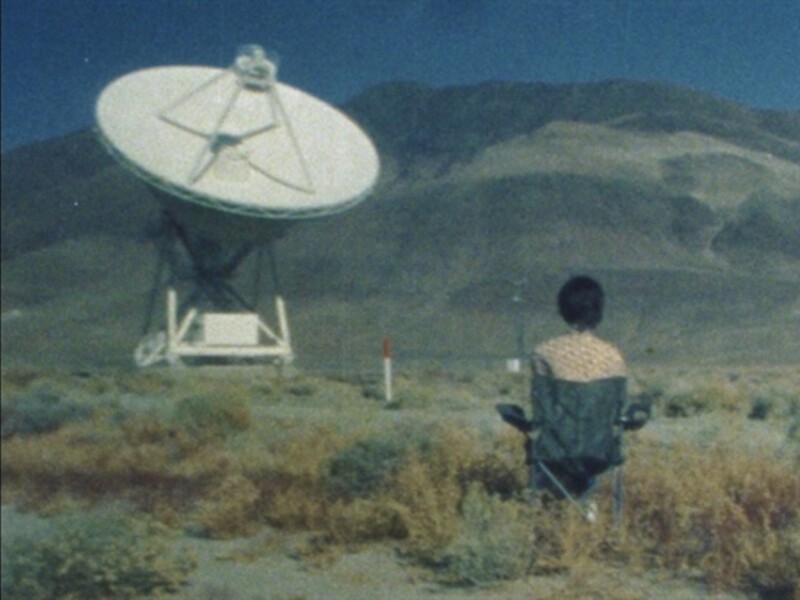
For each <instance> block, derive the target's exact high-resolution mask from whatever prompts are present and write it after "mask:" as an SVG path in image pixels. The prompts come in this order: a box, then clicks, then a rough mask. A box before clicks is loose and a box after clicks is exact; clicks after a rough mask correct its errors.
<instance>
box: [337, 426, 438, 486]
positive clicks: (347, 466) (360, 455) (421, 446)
mask: <svg viewBox="0 0 800 600" xmlns="http://www.w3.org/2000/svg"><path fill="white" fill-rule="evenodd" d="M428 439H429V437H428V435H427V433H426V429H425V428H424V427H423V428H417V429H416V431H411V430H408V429H406V428H400V429H395V430H393V431H391V432H387V433H386V435H382V436H378V437H372V438H368V439H366V440H362V441H360V442H358V443H356V444H355V445H353V446H348V447H347V448H344V449H342V450H339V451H338V452H337V453H336V454H334V456H333V457H332V458H331V460H330V461H329V462H328V465H327V477H326V486H327V490H328V492H329V493H330V494H331V495H332V496H333V497H335V498H342V499H345V500H353V499H355V498H365V497H367V496H370V495H372V494H374V493H375V492H377V491H379V490H382V489H384V487H385V485H386V484H387V483H388V481H389V479H390V478H391V477H392V476H393V475H395V474H396V473H397V471H398V470H399V469H400V467H401V466H402V465H403V463H404V462H405V460H406V457H407V456H408V455H409V453H410V452H412V451H423V452H424V451H425V449H426V448H427V447H428Z"/></svg>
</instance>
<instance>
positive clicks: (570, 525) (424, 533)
mask: <svg viewBox="0 0 800 600" xmlns="http://www.w3.org/2000/svg"><path fill="white" fill-rule="evenodd" d="M131 377H132V376H130V375H126V376H125V377H124V378H122V379H119V380H117V379H115V378H114V377H107V378H106V379H105V380H104V382H103V385H96V386H94V387H92V386H88V385H84V386H83V387H82V388H80V390H81V391H80V394H79V395H80V399H81V400H82V401H83V402H84V403H85V404H86V405H95V406H97V407H99V408H97V409H96V410H94V412H93V416H92V418H91V420H88V421H80V422H66V423H64V424H63V425H62V426H61V427H60V428H58V429H56V430H54V431H47V432H45V433H41V434H38V435H30V436H18V435H15V436H11V437H9V438H8V439H5V440H3V446H2V475H3V493H4V502H7V501H13V502H16V503H18V504H21V505H23V506H27V507H29V508H35V509H38V510H49V511H51V512H52V511H58V510H59V508H64V507H74V506H75V504H76V503H78V504H93V503H99V502H101V501H105V500H108V499H120V498H121V499H124V500H127V501H131V502H133V503H134V504H135V505H136V506H138V507H139V509H140V510H143V511H145V512H148V513H150V514H152V515H154V516H156V517H157V518H158V519H160V520H162V521H163V522H166V523H168V524H170V525H173V526H183V527H191V528H192V529H193V530H195V531H199V532H201V533H202V534H203V535H207V536H211V537H232V536H241V535H248V534H250V533H252V532H253V531H255V530H256V529H257V528H258V527H259V526H260V525H261V524H264V523H269V524H271V525H273V526H274V527H277V528H284V529H287V528H288V529H299V530H307V531H313V532H316V538H315V539H317V540H318V542H317V543H316V544H315V548H316V550H315V552H314V554H315V555H320V556H323V555H327V554H329V552H327V551H325V550H321V549H320V548H321V547H325V548H337V547H347V546H349V545H350V544H360V543H365V542H371V541H382V540H391V541H393V542H394V543H396V544H398V545H399V547H400V548H401V549H402V551H403V553H404V554H405V555H406V556H407V557H408V558H410V559H412V560H415V561H417V562H419V563H420V564H424V565H428V566H429V567H430V568H432V569H433V570H434V572H435V573H437V574H438V576H439V577H440V578H441V579H442V580H443V581H452V582H458V583H480V582H487V581H494V580H502V579H511V578H519V577H524V576H525V575H527V574H531V573H540V574H541V573H564V572H567V573H571V574H572V575H573V578H574V580H575V582H577V583H575V585H579V581H578V580H579V579H580V574H581V573H584V574H586V573H591V572H593V569H597V568H599V567H598V566H597V565H602V564H625V565H628V567H629V568H630V567H637V568H639V569H647V568H666V569H668V570H671V571H672V572H675V573H690V574H691V575H693V576H696V575H698V574H700V575H702V577H703V578H704V579H705V580H706V581H707V582H709V583H710V584H712V585H714V586H718V587H722V588H725V587H728V588H736V589H747V590H758V591H761V592H771V593H784V594H792V593H795V594H796V593H800V592H798V590H797V582H798V581H799V580H800V566H799V565H800V514H799V513H800V473H798V470H797V463H796V462H795V461H796V460H797V457H798V456H800V440H799V439H798V437H800V436H798V435H797V431H798V430H800V409H798V408H797V406H798V402H800V401H798V400H797V397H796V396H795V392H796V390H797V388H796V387H795V386H796V381H795V380H789V381H788V382H786V381H782V380H777V379H775V378H766V379H765V380H764V381H760V380H759V379H758V378H757V377H755V376H752V377H751V376H748V377H746V378H741V379H740V380H737V381H730V380H725V379H719V378H717V377H716V376H715V377H711V378H705V379H704V378H698V379H695V380H689V379H688V378H684V380H685V381H684V383H681V389H680V390H679V392H680V393H674V394H673V393H672V392H670V391H669V389H667V388H666V387H665V386H664V385H663V384H662V383H659V382H658V381H655V382H650V384H649V385H650V387H649V388H648V385H647V382H646V385H645V386H643V388H647V389H646V390H645V391H646V392H647V393H651V392H652V390H653V389H660V390H661V392H660V394H661V395H660V396H658V397H657V398H656V406H657V408H658V409H660V411H661V412H660V415H659V411H656V415H657V416H656V422H655V423H654V425H653V431H659V429H658V428H659V427H661V428H669V427H671V426H672V424H675V426H674V427H673V429H672V430H671V431H672V434H671V435H669V436H666V437H665V438H664V439H658V438H657V437H655V436H649V437H648V436H645V435H642V436H641V437H639V438H637V437H632V438H631V439H630V440H629V444H628V455H629V460H628V462H627V464H626V467H625V481H626V506H625V512H624V521H623V523H622V526H621V527H619V528H615V527H614V526H613V524H612V523H611V522H610V518H609V515H610V504H611V500H610V490H609V486H608V485H604V486H601V488H600V489H599V491H598V492H597V495H596V500H597V501H598V503H599V505H600V509H601V517H602V518H601V520H600V522H599V523H597V524H595V525H594V526H592V525H590V524H587V523H586V522H585V521H583V520H582V519H581V518H580V516H579V515H578V514H577V512H576V511H574V510H572V509H571V507H570V506H569V505H567V504H558V505H550V506H542V505H540V504H536V503H534V504H531V503H530V502H528V501H526V500H524V499H523V498H524V493H523V492H524V488H525V482H526V478H527V475H526V468H525V465H524V463H523V454H522V451H521V442H522V440H521V439H520V436H519V435H518V434H517V433H516V432H514V431H513V430H511V429H510V428H503V429H498V428H495V427H487V426H486V423H488V422H490V420H491V416H490V415H491V412H490V411H491V410H492V408H491V405H492V402H493V399H492V398H491V395H492V392H493V391H494V393H495V395H496V396H497V395H499V396H504V395H508V394H509V390H510V389H511V390H514V389H516V387H518V383H519V382H518V381H516V380H503V378H499V377H497V376H492V377H491V378H488V379H483V380H482V379H477V380H465V379H463V378H462V379H459V380H453V381H452V382H451V383H452V386H451V387H450V388H449V389H446V388H447V386H448V380H447V378H446V377H444V376H442V375H441V374H437V375H436V382H435V386H431V387H428V388H426V387H425V377H419V378H417V379H413V378H412V379H413V381H412V380H411V379H409V381H407V382H406V383H405V384H404V385H405V392H404V393H406V394H407V397H406V402H407V405H408V406H409V407H410V408H409V409H408V410H405V409H403V408H402V407H401V408H400V409H399V410H396V411H385V410H381V409H380V407H379V404H378V403H373V404H369V405H364V403H369V402H371V401H370V400H366V399H365V398H364V397H363V395H362V393H361V391H362V390H361V389H360V388H359V386H358V384H347V383H346V382H341V381H339V382H330V385H328V382H326V380H324V379H319V378H308V379H302V378H301V379H300V380H298V381H294V382H292V383H291V384H287V383H285V382H283V383H282V382H280V381H278V382H274V383H272V384H269V385H267V384H265V383H264V382H260V383H252V384H250V385H245V386H243V385H242V384H241V382H238V383H235V384H232V385H230V386H228V384H227V383H226V382H225V381H224V380H222V379H216V380H213V381H205V382H203V383H204V384H203V385H202V386H201V385H200V384H199V383H198V382H196V383H195V384H194V385H190V386H188V388H187V387H185V386H181V385H178V384H174V383H173V384H170V383H164V382H160V381H159V380H158V378H157V377H154V376H153V375H151V374H148V375H145V376H144V377H145V380H146V381H143V382H139V383H136V382H135V381H133V380H131ZM40 379H41V375H37V374H35V373H33V374H32V373H13V374H11V375H10V376H9V377H8V381H6V380H5V375H4V384H3V387H4V389H9V390H12V391H14V392H15V393H24V392H25V391H26V390H29V389H30V388H31V386H35V385H37V382H38V383H39V384H41V383H42V382H41V380H40ZM487 381H488V382H489V383H487ZM686 381H688V382H689V383H686ZM776 381H780V383H776ZM51 383H52V382H51ZM59 385H62V386H66V387H69V386H68V385H67V383H64V380H60V381H59ZM470 386H474V387H475V388H478V389H480V393H479V394H474V395H466V396H462V395H463V394H466V392H465V390H466V389H467V388H469V387H470ZM776 386H777V388H776ZM123 388H124V390H125V391H121V390H122V389H123ZM778 388H779V389H780V390H781V391H780V393H778V392H776V389H778ZM70 389H73V391H74V388H70ZM92 390H94V391H92ZM109 390H110V391H109ZM130 390H138V392H144V393H145V396H146V395H147V394H150V393H151V392H152V391H153V390H157V391H158V394H159V395H158V396H157V398H159V400H160V401H161V402H162V405H161V407H160V408H159V409H153V408H152V407H153V406H154V403H153V402H152V401H151V402H147V403H146V404H147V406H150V407H151V408H150V409H148V410H145V411H139V412H135V411H131V410H122V409H121V408H120V406H117V405H114V404H113V402H112V403H111V404H109V398H111V399H112V400H113V398H114V397H115V395H116V396H122V395H130V394H133V393H134V392H132V391H130ZM648 390H649V391H648ZM138 392H137V393H138ZM759 394H760V396H759V397H768V398H769V399H770V402H771V404H770V409H769V410H768V411H767V413H765V414H764V415H763V418H760V419H759V420H758V421H753V420H752V419H750V420H748V412H749V410H750V405H751V404H752V399H753V398H755V397H756V396H757V395H759ZM765 394H766V396H765ZM440 395H442V397H444V398H446V400H447V402H446V405H447V409H448V411H449V414H447V413H444V412H441V411H440V412H439V414H436V408H435V407H436V402H437V397H439V396H440ZM481 396H485V397H486V398H485V400H481ZM126 397H128V396H126ZM459 397H464V398H465V400H464V402H465V407H464V408H463V411H462V412H463V414H456V413H459V411H457V410H456V411H455V412H454V409H453V407H454V405H455V404H456V403H457V402H458V398H459ZM687 398H689V399H691V401H689V400H687ZM131 402H132V401H131V400H130V398H128V401H127V405H126V406H130V404H131ZM670 405H680V406H684V407H695V408H696V407H698V406H699V407H701V410H699V411H697V412H693V410H694V409H692V410H688V412H687V413H686V414H685V415H681V417H682V418H680V419H675V418H672V417H677V416H679V415H677V414H673V415H671V416H667V415H668V414H669V413H668V411H666V410H664V409H665V407H668V406H670ZM345 408H349V410H344V409H345ZM353 409H359V410H360V419H359V418H357V417H355V416H353ZM698 412H699V413H700V414H702V415H703V418H704V419H706V418H708V419H712V420H713V422H714V423H715V424H716V425H715V427H716V429H715V430H716V431H718V432H722V433H720V434H719V435H717V436H716V437H715V438H714V439H711V440H709V439H692V438H691V436H688V437H687V436H686V435H683V437H681V433H680V432H681V431H684V430H685V428H684V427H683V426H682V424H683V423H690V422H692V420H693V419H694V417H693V416H692V415H695V414H698ZM481 415H483V416H481ZM221 421H222V422H224V423H226V425H225V426H221V425H220V423H221ZM743 424H744V425H747V424H749V425H752V426H754V427H755V426H757V427H760V428H771V430H776V431H779V432H780V435H781V436H782V440H781V443H780V444H779V445H778V448H776V447H767V446H765V447H762V448H760V449H754V448H753V447H752V443H748V444H745V443H743V440H742V439H741V436H740V435H739V434H740V432H741V427H742V426H743ZM665 430H666V429H665ZM644 431H647V430H644ZM725 432H729V434H727V435H725ZM365 449H366V450H365ZM778 449H779V450H780V451H778ZM335 465H339V466H340V467H341V465H344V466H345V468H344V471H342V470H341V469H339V470H337V468H336V467H335ZM343 472H344V473H347V476H346V477H343V476H342V473H343ZM320 544H321V546H320ZM793 586H794V587H793ZM792 590H794V591H792ZM787 597H789V596H787Z"/></svg>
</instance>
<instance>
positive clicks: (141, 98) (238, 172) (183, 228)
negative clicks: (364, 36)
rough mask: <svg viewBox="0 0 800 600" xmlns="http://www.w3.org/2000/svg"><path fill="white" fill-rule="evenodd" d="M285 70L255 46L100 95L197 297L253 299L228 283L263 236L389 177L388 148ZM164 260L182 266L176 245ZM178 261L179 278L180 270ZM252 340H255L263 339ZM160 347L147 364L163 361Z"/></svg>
mask: <svg viewBox="0 0 800 600" xmlns="http://www.w3.org/2000/svg"><path fill="white" fill-rule="evenodd" d="M276 75H277V66H276V64H275V62H274V61H272V60H270V59H269V58H267V55H266V53H265V52H264V50H263V49H262V48H261V47H259V46H256V45H248V46H243V47H242V48H241V49H240V51H239V54H238V56H237V57H236V60H235V61H234V63H233V65H231V66H230V67H229V68H228V69H219V68H213V67H204V66H173V67H157V68H151V69H144V70H141V71H135V72H133V73H130V74H128V75H125V76H123V77H121V78H119V79H117V80H115V81H113V82H112V83H111V84H109V85H108V86H107V87H106V88H105V89H104V90H103V91H102V93H101V94H100V97H99V99H98V101H97V107H96V118H97V126H98V134H99V136H100V138H101V140H102V141H103V142H104V143H105V144H106V146H107V147H108V148H109V150H110V152H111V153H112V154H113V155H114V156H115V157H116V158H117V160H118V161H119V162H120V163H121V164H122V165H123V166H125V167H126V168H128V169H130V170H131V171H132V172H133V173H134V174H136V175H137V176H138V177H140V178H141V179H143V180H144V181H146V182H147V183H148V184H150V185H151V186H152V187H153V188H155V189H156V190H158V192H159V193H158V194H157V197H158V199H159V201H160V202H161V203H162V204H163V207H164V210H165V223H166V224H167V226H166V229H167V230H168V231H169V237H170V238H171V239H172V240H173V241H175V240H177V242H176V243H179V244H181V245H182V246H183V248H184V251H185V253H186V254H187V255H188V257H189V259H190V260H191V262H192V263H193V268H194V271H195V273H198V274H200V275H198V278H199V279H198V280H197V281H195V284H196V286H195V287H196V288H198V289H199V290H200V292H197V290H195V293H193V296H205V297H206V299H207V300H211V303H212V304H216V305H217V308H220V305H221V304H225V302H220V298H222V297H223V296H227V297H231V296H232V297H233V298H234V299H236V300H237V302H238V303H239V304H246V303H245V302H244V301H243V300H242V299H241V297H239V296H238V295H237V294H236V293H235V292H234V291H233V290H232V289H231V288H230V286H229V284H228V281H229V280H230V278H231V275H232V273H233V271H234V270H235V269H236V267H237V266H238V265H239V263H240V262H241V261H242V260H244V258H246V257H247V256H248V255H249V254H250V252H251V250H252V249H253V247H252V244H253V243H258V242H262V241H266V242H267V243H269V242H271V241H272V240H273V239H275V238H276V237H279V235H281V234H282V233H283V231H284V229H285V227H286V225H287V224H288V223H290V222H292V221H296V220H300V219H308V218H313V217H321V216H326V215H331V214H334V213H338V212H341V211H343V210H346V209H348V208H350V207H352V206H354V205H355V204H357V203H358V202H360V201H362V200H364V199H365V198H366V197H367V196H368V195H369V193H370V192H371V190H372V188H373V187H374V186H375V183H376V181H377V179H378V174H379V170H380V163H379V159H378V153H377V151H376V149H375V147H374V145H373V143H372V141H371V140H370V138H369V137H368V136H367V134H366V133H364V131H363V130H362V129H361V128H360V127H359V126H358V125H357V124H356V123H355V122H354V121H353V120H351V119H350V118H349V117H348V116H347V115H345V114H344V113H342V112H341V111H339V110H337V109H336V108H334V107H332V106H330V105H328V104H326V103H325V102H323V101H321V100H319V99H317V98H315V97H313V96H311V95H309V94H307V93H305V92H303V91H301V90H298V89H296V88H294V87H291V86H289V85H285V84H283V83H278V81H277V79H276ZM161 256H162V260H168V261H169V262H172V263H174V260H170V257H173V258H174V252H173V251H163V247H162V252H161ZM273 264H274V263H273ZM171 266H172V267H173V275H174V274H175V273H174V272H175V271H177V267H176V265H175V264H171ZM159 273H160V268H159ZM173 279H174V277H173ZM212 288H214V289H212ZM172 291H174V290H172ZM278 300H280V298H278ZM191 303H192V302H190V304H191ZM173 304H174V302H173ZM169 306H171V305H170V304H169V302H168V310H171V309H169ZM191 308H192V307H190V306H184V307H181V308H175V310H176V314H175V315H172V316H173V317H174V319H173V320H175V330H174V331H167V342H166V343H165V344H164V345H163V346H164V347H165V348H167V350H166V352H167V354H169V353H170V352H171V351H172V350H170V348H171V347H172V346H174V344H173V343H171V340H172V337H174V336H175V335H178V334H179V333H180V328H181V325H180V323H179V321H180V316H179V315H178V314H177V313H180V312H185V313H186V314H187V315H188V314H189V313H190V309H191ZM222 308H227V307H222ZM183 309H186V310H183ZM279 312H280V311H279ZM206 316H207V317H208V319H207V320H208V323H209V324H212V323H223V322H225V323H227V325H226V327H230V326H232V325H230V323H228V321H229V320H225V319H223V318H222V316H221V315H220V313H214V315H211V314H208V315H206ZM212 316H213V318H211V317H212ZM167 320H168V321H169V320H170V315H168V319H167ZM251 321H252V319H251ZM279 321H282V322H283V321H285V315H284V318H280V315H279ZM242 322H244V321H242ZM262 325H263V323H262ZM264 327H265V328H266V325H264ZM189 329H192V328H191V327H189V326H188V325H187V327H186V330H187V331H188V330H189ZM207 329H208V331H211V329H210V325H209V328H207ZM266 329H269V328H266ZM208 331H207V332H206V333H208ZM214 335H215V339H217V340H223V342H221V343H223V344H224V345H227V346H236V343H235V342H233V341H231V340H229V339H227V338H224V336H221V335H217V334H214ZM270 336H271V337H274V338H276V339H279V340H284V341H286V342H287V343H286V344H284V347H282V348H281V350H280V351H281V352H283V353H288V352H290V351H287V350H286V347H285V346H286V345H288V333H287V334H286V335H281V334H275V333H274V332H272V331H271V330H270V332H269V333H268V337H270ZM244 337H247V339H249V340H252V339H253V334H252V332H251V333H249V334H247V335H246V336H244ZM149 339H150V342H152V337H151V338H149ZM172 341H173V342H174V340H172ZM152 347H155V346H153V345H152V344H150V345H149V346H148V348H152ZM159 347H161V346H159ZM173 350H174V349H173ZM173 353H174V352H173ZM152 354H153V353H152V352H149V354H148V356H149V358H148V360H147V361H146V362H153V356H152Z"/></svg>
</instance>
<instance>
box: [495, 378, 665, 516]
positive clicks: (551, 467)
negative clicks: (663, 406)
mask: <svg viewBox="0 0 800 600" xmlns="http://www.w3.org/2000/svg"><path fill="white" fill-rule="evenodd" d="M531 400H532V406H533V418H532V419H531V420H528V419H526V418H525V413H524V411H523V410H522V409H521V408H520V407H519V406H516V405H513V404H499V405H497V409H498V411H499V413H500V415H501V416H502V418H503V420H505V421H506V422H507V423H509V424H510V425H513V426H514V427H515V428H517V429H519V430H520V431H522V432H524V433H525V434H526V436H527V439H526V445H525V446H526V452H527V462H528V465H529V467H530V482H529V484H530V487H531V489H532V490H533V491H534V492H542V491H547V492H550V493H551V494H552V495H554V496H555V497H557V498H566V499H567V500H569V501H570V502H571V503H572V504H573V505H574V506H575V507H576V508H578V510H580V511H581V513H583V514H584V516H585V517H586V518H587V519H590V520H592V519H593V515H592V514H591V512H590V509H589V508H588V507H587V506H586V504H585V503H584V502H583V501H584V500H585V499H586V498H587V497H588V495H589V493H590V492H591V490H592V488H593V486H594V483H595V481H596V478H597V477H598V476H600V475H602V474H603V473H606V472H607V471H609V470H612V469H613V471H614V478H613V484H612V485H613V488H612V489H613V512H614V520H615V522H617V523H619V521H620V519H621V515H622V503H623V495H622V464H623V461H624V459H623V454H622V432H623V430H630V429H638V428H640V427H642V426H643V425H644V424H645V422H646V421H647V419H648V418H649V414H650V413H649V407H648V406H645V405H642V404H632V405H630V406H629V407H628V408H627V409H626V408H625V407H626V404H627V394H626V380H625V378H624V377H611V378H607V379H598V380H594V381H589V382H575V381H566V380H562V379H556V378H554V377H548V376H544V375H537V376H536V377H534V380H533V386H532V389H531Z"/></svg>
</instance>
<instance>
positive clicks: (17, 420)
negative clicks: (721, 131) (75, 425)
mask: <svg viewBox="0 0 800 600" xmlns="http://www.w3.org/2000/svg"><path fill="white" fill-rule="evenodd" d="M91 414H92V410H91V408H89V407H88V406H82V405H79V404H76V403H75V402H74V401H71V400H65V399H63V398H61V397H60V396H59V395H58V394H56V393H55V392H52V391H50V390H48V389H46V388H37V389H34V390H32V391H30V392H26V393H24V394H21V395H17V396H14V397H13V398H12V399H11V400H10V401H9V402H8V404H7V405H5V406H3V421H2V422H3V424H2V438H3V439H7V438H10V437H11V436H13V435H19V436H29V435H36V434H39V433H45V432H48V431H55V430H56V429H59V428H60V427H61V426H62V425H64V424H66V423H69V422H73V421H82V420H85V419H88V418H89V417H90V416H91Z"/></svg>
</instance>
